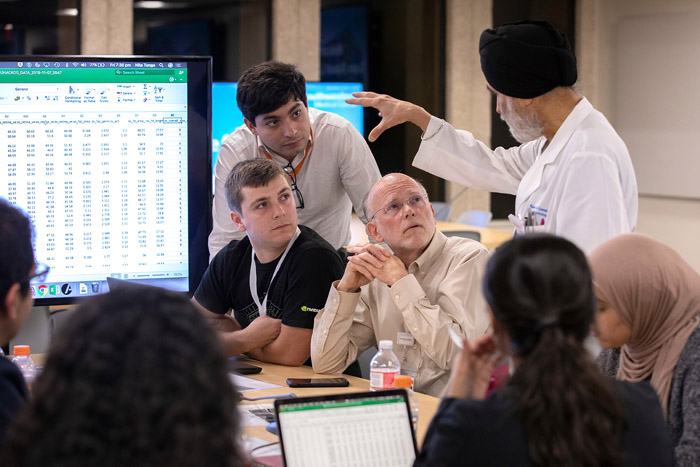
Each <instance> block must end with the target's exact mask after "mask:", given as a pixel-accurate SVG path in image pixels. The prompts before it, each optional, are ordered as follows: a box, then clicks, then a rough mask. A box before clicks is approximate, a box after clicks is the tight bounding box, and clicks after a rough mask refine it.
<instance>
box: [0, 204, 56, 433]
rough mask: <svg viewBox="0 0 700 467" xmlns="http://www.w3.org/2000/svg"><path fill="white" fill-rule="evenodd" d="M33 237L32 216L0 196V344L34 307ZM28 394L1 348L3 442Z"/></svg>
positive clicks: (0, 393)
mask: <svg viewBox="0 0 700 467" xmlns="http://www.w3.org/2000/svg"><path fill="white" fill-rule="evenodd" d="M32 238H33V230H32V222H31V220H30V219H29V216H27V215H26V214H25V213H23V212H22V211H20V210H19V209H17V208H16V207H14V206H13V205H11V204H10V203H9V202H8V201H6V200H4V199H2V198H0V346H5V345H7V344H9V342H10V339H12V338H13V337H14V336H15V335H16V334H17V333H18V332H19V330H20V328H21V327H22V325H23V324H24V321H25V320H26V319H27V316H29V312H30V311H31V309H32V303H33V300H32V292H31V289H30V287H29V281H30V280H31V279H32V278H33V277H34V276H35V275H36V264H35V261H34V249H33V248H32ZM45 272H47V271H46V270H44V269H42V271H41V273H42V274H43V273H45ZM26 398H27V386H26V384H25V382H24V378H23V377H22V373H21V372H20V371H19V368H17V366H16V365H15V364H14V363H12V362H11V361H10V360H8V359H7V358H5V357H4V355H3V353H2V350H0V444H2V441H3V439H4V438H5V430H6V429H7V425H8V424H9V422H10V421H11V420H12V419H13V418H14V417H15V416H16V414H17V412H19V410H20V408H21V407H22V406H23V405H24V403H25V400H26Z"/></svg>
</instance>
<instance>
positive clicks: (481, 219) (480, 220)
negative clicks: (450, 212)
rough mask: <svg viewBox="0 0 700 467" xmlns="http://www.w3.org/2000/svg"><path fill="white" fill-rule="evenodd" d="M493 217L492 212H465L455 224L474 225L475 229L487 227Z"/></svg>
mask: <svg viewBox="0 0 700 467" xmlns="http://www.w3.org/2000/svg"><path fill="white" fill-rule="evenodd" d="M492 217H493V213H492V212H491V211H479V210H473V211H464V212H463V213H462V214H460V215H459V217H458V218H457V220H456V221H455V222H457V223H458V224H467V225H473V226H474V227H486V225H487V224H488V223H489V221H490V220H491V218H492Z"/></svg>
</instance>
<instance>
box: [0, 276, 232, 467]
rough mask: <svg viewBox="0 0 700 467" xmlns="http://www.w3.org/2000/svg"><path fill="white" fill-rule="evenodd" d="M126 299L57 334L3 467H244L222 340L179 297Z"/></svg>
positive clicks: (97, 302)
mask: <svg viewBox="0 0 700 467" xmlns="http://www.w3.org/2000/svg"><path fill="white" fill-rule="evenodd" d="M142 289H143V290H139V291H138V292H136V293H134V290H131V289H128V290H118V291H113V292H110V293H108V294H105V295H102V296H98V297H95V298H94V299H91V300H90V301H88V302H86V303H85V304H84V305H82V306H80V307H79V308H78V309H77V310H76V311H75V314H74V316H72V317H71V319H70V321H69V322H68V323H66V325H65V327H64V328H63V329H62V330H61V331H60V332H59V334H58V335H57V337H56V339H55V341H54V342H53V344H52V346H51V349H50V351H49V354H48V357H47V360H46V365H45V368H44V371H43V373H42V374H41V375H40V376H39V378H38V379H37V382H36V383H35V384H34V389H33V400H32V401H31V403H30V405H29V407H28V409H27V410H26V411H25V412H24V413H23V414H22V415H21V416H20V417H19V419H18V420H17V421H16V423H15V424H14V426H12V427H10V429H9V430H8V437H7V443H6V445H5V447H4V453H3V457H4V460H3V461H2V465H13V466H37V467H39V466H48V465H51V466H54V467H58V466H66V467H68V466H70V467H81V466H86V467H87V466H100V467H111V466H114V467H117V466H119V467H125V466H130V467H131V466H149V467H152V466H159V467H160V466H162V467H166V466H167V467H180V466H182V467H184V466H187V467H192V466H202V465H206V466H209V467H212V466H221V467H227V466H234V465H242V464H243V456H242V452H241V448H240V447H239V445H238V434H239V415H238V412H237V404H236V402H235V398H234V397H235V395H234V389H233V387H232V384H231V382H230V380H229V377H228V373H227V369H226V364H227V362H226V359H225V357H224V354H223V353H222V350H221V349H220V348H219V344H218V339H217V338H216V335H215V334H214V331H213V330H212V329H210V327H209V326H207V324H206V323H205V322H204V320H203V319H202V318H201V316H200V314H199V313H198V311H197V310H196V309H195V307H194V306H193V305H192V303H191V302H190V301H189V300H188V299H187V298H185V297H184V296H182V295H179V294H176V293H174V292H169V291H165V290H162V289H156V288H153V287H143V288H142Z"/></svg>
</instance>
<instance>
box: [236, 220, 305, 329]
mask: <svg viewBox="0 0 700 467" xmlns="http://www.w3.org/2000/svg"><path fill="white" fill-rule="evenodd" d="M299 234H301V230H299V227H297V231H296V232H295V233H294V236H293V237H292V239H291V240H290V241H289V244H288V245H287V248H286V249H285V250H284V253H282V256H280V260H279V261H278V262H277V266H276V267H275V271H274V272H273V273H272V277H271V278H270V282H269V283H268V284H267V291H265V298H264V299H263V302H262V304H260V298H259V297H258V274H257V271H256V268H255V249H254V248H253V244H252V243H251V244H250V249H251V255H250V274H249V275H248V284H249V285H250V295H252V296H253V301H255V304H256V305H257V306H258V313H259V314H260V316H266V315H267V297H268V295H269V293H270V286H271V285H272V281H273V280H275V276H276V275H277V271H279V270H280V266H282V263H283V262H284V258H285V257H286V256H287V253H289V250H290V249H291V248H292V245H294V242H295V241H296V240H297V238H299Z"/></svg>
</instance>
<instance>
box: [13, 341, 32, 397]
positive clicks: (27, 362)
mask: <svg viewBox="0 0 700 467" xmlns="http://www.w3.org/2000/svg"><path fill="white" fill-rule="evenodd" d="M13 352H14V354H15V357H14V358H13V359H12V363H14V364H15V365H17V366H18V367H19V371H21V372H22V376H24V381H25V382H26V383H27V386H30V387H31V385H32V383H33V382H34V378H36V365H34V361H33V360H32V359H31V357H29V354H30V349H29V346H28V345H15V347H14V350H13Z"/></svg>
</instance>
